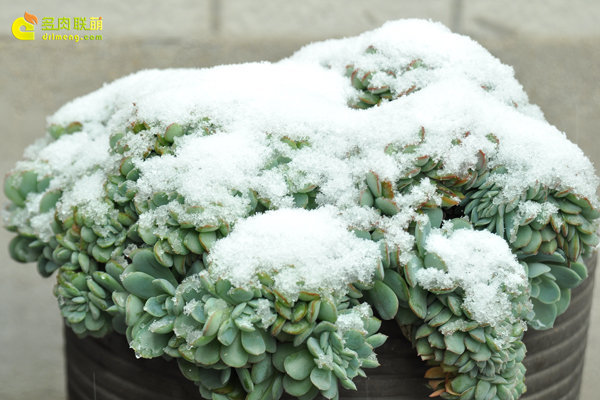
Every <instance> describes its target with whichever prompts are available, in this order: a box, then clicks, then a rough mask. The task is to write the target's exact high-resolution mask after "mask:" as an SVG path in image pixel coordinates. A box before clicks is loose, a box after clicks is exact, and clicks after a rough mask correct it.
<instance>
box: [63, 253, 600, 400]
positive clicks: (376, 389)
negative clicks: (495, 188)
mask: <svg viewBox="0 0 600 400" xmlns="http://www.w3.org/2000/svg"><path fill="white" fill-rule="evenodd" d="M586 264H587V266H588V270H589V271H590V278H589V279H587V280H586V281H585V282H584V283H583V284H582V285H581V286H580V287H578V288H577V289H574V290H573V292H572V299H571V305H570V307H569V309H568V310H567V311H566V312H565V313H564V314H563V315H561V316H560V317H559V318H558V319H557V320H556V324H555V326H554V328H553V329H550V330H547V331H533V330H530V331H528V332H527V333H526V335H525V344H526V345H527V357H525V361H524V362H525V366H526V367H527V377H526V383H527V388H528V391H527V394H526V395H525V396H523V397H522V399H523V400H542V399H544V400H576V399H578V398H579V391H580V386H581V377H582V371H583V360H584V353H585V348H586V343H587V331H588V326H589V322H590V308H591V305H592V290H593V286H594V279H593V275H594V271H595V267H596V256H594V257H592V258H590V259H589V260H587V262H586ZM382 331H383V333H386V334H387V335H388V336H389V339H388V340H387V342H386V343H385V344H384V345H383V346H382V347H380V348H379V349H377V354H378V359H379V361H380V363H381V366H380V367H379V368H376V369H370V370H368V371H367V373H368V378H366V379H357V382H356V383H357V386H358V390H357V391H356V392H353V391H347V390H343V391H342V392H341V396H340V398H341V399H350V398H352V399H362V400H375V399H395V400H422V399H426V398H428V395H429V393H430V390H429V389H427V388H426V387H425V380H424V378H423V375H424V373H425V370H426V369H427V367H426V365H425V364H424V363H423V362H422V361H421V360H420V359H419V358H418V357H417V355H416V352H415V350H414V349H412V348H411V345H410V343H409V342H408V341H407V340H406V339H405V338H404V337H403V336H402V334H401V332H400V329H399V328H398V327H397V326H396V324H395V323H393V322H388V323H385V324H383V325H382ZM65 341H66V346H65V347H66V356H67V388H68V398H69V400H117V399H119V400H138V399H144V400H184V399H185V400H200V399H201V396H200V393H199V392H198V389H197V387H196V386H195V385H194V384H193V383H191V382H190V381H188V380H187V379H185V378H184V377H183V375H181V373H180V372H179V369H178V367H177V364H176V363H175V362H168V361H165V360H163V359H160V358H157V359H152V360H145V359H136V358H135V356H134V353H133V351H132V350H131V349H129V346H128V344H127V342H126V340H125V337H124V336H121V335H118V334H111V335H108V336H107V337H105V338H102V339H92V338H86V339H78V338H77V336H75V334H74V333H73V332H72V331H71V330H70V329H68V328H67V329H65Z"/></svg>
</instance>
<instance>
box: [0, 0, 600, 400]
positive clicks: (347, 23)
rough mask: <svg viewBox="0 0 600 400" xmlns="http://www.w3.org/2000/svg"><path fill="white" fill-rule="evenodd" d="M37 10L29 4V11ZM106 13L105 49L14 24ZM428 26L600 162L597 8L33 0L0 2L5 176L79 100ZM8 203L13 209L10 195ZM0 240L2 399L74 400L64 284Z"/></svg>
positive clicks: (446, 0)
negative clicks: (181, 73) (367, 34)
mask: <svg viewBox="0 0 600 400" xmlns="http://www.w3.org/2000/svg"><path fill="white" fill-rule="evenodd" d="M23 7H27V8H26V9H23ZM24 11H27V12H29V13H33V14H35V15H37V16H38V17H42V16H53V17H80V16H81V17H88V18H89V17H92V16H102V17H103V20H104V29H103V36H104V39H103V40H102V41H98V42H79V43H73V42H44V41H42V40H39V39H36V40H35V41H32V42H21V41H18V40H16V39H14V38H13V37H12V35H11V33H10V26H11V24H12V21H13V20H14V19H15V18H17V17H20V16H22V15H23V12H24ZM406 17H420V18H431V19H434V20H438V21H441V22H443V23H445V24H446V25H448V26H449V27H450V28H451V29H453V30H454V31H457V32H460V33H464V34H468V35H471V36H472V37H474V38H475V39H476V40H478V41H479V42H480V43H482V44H483V45H484V46H485V47H487V48H488V49H489V50H490V51H491V52H492V53H493V54H495V55H496V56H498V57H499V58H500V59H501V60H502V61H503V62H504V63H506V64H510V65H513V66H514V68H515V71H516V75H517V78H518V79H519V81H520V82H521V83H522V84H523V85H524V87H525V89H526V91H527V92H528V94H529V95H530V98H531V100H532V102H534V103H537V104H539V105H540V106H541V108H542V109H543V110H544V112H545V113H546V117H547V119H548V120H549V121H550V122H551V123H552V124H554V125H556V126H557V127H558V128H559V129H560V130H562V131H564V132H566V133H567V135H568V137H569V138H570V139H571V140H572V141H574V142H576V143H578V144H579V145H580V146H581V147H582V148H583V150H584V152H585V153H586V154H587V155H588V157H590V158H591V159H592V160H593V161H594V162H595V165H596V166H597V167H598V165H600V145H599V144H598V138H597V133H596V129H597V127H598V126H600V112H599V106H600V68H599V67H598V65H599V64H600V44H599V43H600V24H599V23H598V21H600V2H597V1H594V0H571V1H569V2H566V1H561V0H530V1H528V2H527V3H526V4H524V2H519V1H509V0H426V1H416V0H415V1H409V0H401V1H393V2H392V1H384V0H373V1H369V2H366V1H359V0H347V1H342V0H320V1H319V0H305V1H303V2H290V1H284V0H262V1H249V0H196V1H185V0H175V1H170V2H165V1H158V0H150V1H144V2H125V1H117V0H109V1H104V2H101V3H100V2H96V3H94V4H89V3H88V2H84V1H73V2H69V3H68V4H67V3H66V2H59V1H56V0H54V1H43V0H31V1H28V2H26V3H17V2H9V1H8V0H2V2H0V71H2V72H1V73H0V121H2V125H1V129H2V131H1V133H0V135H1V139H2V146H0V170H1V171H2V172H3V173H6V172H7V171H9V170H10V168H11V167H12V165H14V163H15V162H16V161H17V160H19V159H20V158H21V154H22V152H23V149H24V148H25V147H26V146H27V145H28V144H30V143H31V142H33V140H35V138H37V137H39V136H41V135H42V134H43V132H44V128H45V117H46V116H47V115H49V114H51V113H53V112H54V111H55V110H56V109H57V108H58V107H60V106H61V105H62V104H63V103H65V102H66V101H68V100H70V99H72V98H73V97H76V96H80V95H83V94H86V93H88V92H90V91H92V90H95V89H96V88H98V87H100V86H101V85H102V84H103V83H104V82H109V81H112V80H114V79H116V78H118V77H120V76H122V75H125V74H128V73H131V72H134V71H137V70H139V69H142V68H154V67H156V68H166V67H203V66H210V65H215V64H220V63H234V62H244V61H256V60H272V61H275V60H277V59H280V58H282V57H285V56H287V55H289V54H291V53H292V52H293V51H294V50H295V49H297V48H298V47H300V46H301V45H303V44H306V43H308V42H310V41H313V40H320V39H325V38H330V37H341V36H345V35H354V34H357V33H360V32H362V31H364V30H367V29H372V28H375V27H377V26H379V25H381V24H382V23H383V22H385V21H386V20H390V19H397V18H406ZM0 200H1V201H2V203H4V202H5V201H6V200H5V198H4V196H3V195H1V199H0ZM10 238H11V235H10V234H9V233H7V232H5V231H3V230H2V231H0V259H1V260H3V261H4V262H3V265H2V266H1V267H0V360H1V361H2V362H0V398H2V399H6V400H13V399H38V398H40V399H41V398H43V399H64V398H65V394H64V372H63V369H64V367H63V365H64V364H63V360H62V336H61V318H60V316H59V313H58V308H57V306H56V303H55V299H54V297H53V296H52V294H51V288H52V285H53V278H49V279H46V280H44V279H42V278H40V277H39V276H38V275H37V272H36V271H35V268H34V266H33V265H18V264H16V263H14V262H12V261H10V259H9V257H8V251H7V243H8V241H9V240H10ZM596 293H597V295H596V300H595V304H594V308H593V310H592V313H593V322H592V327H591V330H590V335H589V351H588V353H587V356H586V367H585V372H584V387H583V393H582V399H594V398H597V394H596V389H595V386H596V385H595V382H594V379H595V377H596V376H597V375H598V374H599V373H600V364H599V363H598V361H597V360H598V358H600V292H599V291H596Z"/></svg>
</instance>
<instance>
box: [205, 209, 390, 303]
mask: <svg viewBox="0 0 600 400" xmlns="http://www.w3.org/2000/svg"><path fill="white" fill-rule="evenodd" d="M379 257H380V253H379V246H378V245H377V244H376V243H375V242H373V241H371V240H366V239H360V238H358V237H357V236H356V235H355V234H354V233H352V232H350V231H348V229H347V227H346V225H345V223H344V221H343V220H341V219H340V218H338V217H336V216H335V215H334V214H333V212H332V210H331V209H330V208H321V209H318V210H314V211H307V210H304V209H282V210H276V211H268V212H266V213H264V214H258V215H256V216H253V217H250V218H247V219H245V220H242V221H239V222H238V224H237V225H236V226H235V229H234V230H233V232H231V233H230V234H229V235H228V236H226V237H225V238H223V239H221V240H219V241H217V243H216V244H215V245H214V247H213V248H212V249H211V252H210V255H209V257H208V260H209V267H208V270H209V272H210V275H211V277H212V278H213V279H218V278H225V279H229V280H230V281H231V283H232V284H233V285H234V286H237V287H245V288H249V287H252V286H254V287H260V282H259V278H258V276H259V274H264V275H266V276H269V277H271V278H272V279H273V280H274V281H275V282H274V284H273V287H274V289H276V290H277V291H279V292H280V293H282V294H284V295H286V296H289V297H290V299H292V300H295V299H296V298H297V296H298V293H299V292H300V291H307V292H317V293H320V294H324V295H331V294H334V295H337V294H340V293H342V294H343V293H345V292H346V290H347V285H348V284H350V283H352V282H364V283H369V282H371V279H372V275H373V272H374V270H375V267H376V266H377V263H378V261H379Z"/></svg>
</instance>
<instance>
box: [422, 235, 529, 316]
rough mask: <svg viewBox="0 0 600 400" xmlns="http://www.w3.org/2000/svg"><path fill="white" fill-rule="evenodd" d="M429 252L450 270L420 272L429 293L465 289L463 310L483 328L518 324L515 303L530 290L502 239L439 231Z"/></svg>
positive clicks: (432, 237)
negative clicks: (448, 289)
mask: <svg viewBox="0 0 600 400" xmlns="http://www.w3.org/2000/svg"><path fill="white" fill-rule="evenodd" d="M425 248H426V250H427V251H428V252H431V253H435V254H436V255H438V256H439V257H440V258H441V259H442V260H443V261H444V263H445V265H446V268H447V270H441V269H437V268H434V267H429V268H424V269H421V270H419V271H418V272H417V282H418V284H419V285H421V286H422V287H424V288H425V289H428V290H437V289H438V288H461V289H462V290H463V291H464V299H463V308H464V309H465V310H466V311H467V312H468V314H469V315H470V316H471V317H472V318H473V319H474V320H475V321H477V322H479V323H481V324H483V325H490V326H493V327H496V326H498V325H499V324H501V323H502V322H510V323H513V322H516V321H518V316H517V315H515V313H514V310H513V307H514V304H513V303H514V299H515V298H517V297H520V296H521V295H522V294H523V292H526V291H527V290H528V289H527V287H528V281H527V274H526V272H525V269H524V268H523V266H522V265H521V264H520V263H519V262H518V261H517V259H516V257H515V255H514V254H512V252H511V251H510V248H509V247H508V244H507V243H506V241H504V240H503V239H502V238H501V237H499V236H498V235H495V234H493V233H491V232H488V231H485V230H484V231H475V230H469V229H459V230H457V231H455V232H452V233H451V234H450V235H447V234H444V233H442V231H441V230H437V231H434V232H432V233H431V234H430V235H429V237H428V238H427V242H426V246H425ZM425 266H426V267H427V265H425Z"/></svg>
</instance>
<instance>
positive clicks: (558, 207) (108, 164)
mask: <svg viewBox="0 0 600 400" xmlns="http://www.w3.org/2000/svg"><path fill="white" fill-rule="evenodd" d="M513 75H514V74H513V71H512V69H511V68H510V67H507V66H505V65H503V64H501V63H500V62H499V61H498V60H497V59H495V58H494V57H493V56H491V55H490V54H489V53H488V52H487V51H485V50H484V49H483V48H482V47H480V46H479V45H477V44H476V43H474V42H473V41H471V40H470V39H468V38H466V37H463V36H459V35H455V34H452V33H450V32H449V31H448V30H447V29H446V28H444V27H443V26H441V25H440V24H435V23H431V22H425V21H418V20H407V21H398V22H393V23H388V24H386V25H384V26H383V27H382V28H380V29H378V30H375V31H372V32H367V33H365V34H362V35H360V36H358V37H355V38H350V39H342V40H331V41H325V42H321V43H315V44H311V45H309V46H307V47H305V48H303V49H301V50H300V51H299V52H297V53H296V54H295V55H293V56H292V57H290V58H288V59H284V60H282V61H280V62H278V63H251V64H240V65H230V66H219V67H214V68H210V69H193V70H177V69H173V70H164V71H158V70H148V71H142V72H139V73H136V74H133V75H131V76H128V77H125V78H122V79H119V80H117V81H115V82H113V83H111V84H109V85H106V86H104V87H103V88H102V89H100V90H98V91H96V92H94V93H91V94H89V95H87V96H84V97H81V98H79V99H76V100H74V101H72V102H71V103H69V104H67V105H65V106H64V107H63V108H61V109H60V110H59V111H58V112H57V113H56V114H55V115H53V116H52V117H50V118H49V128H48V134H47V135H46V137H45V138H43V139H41V140H39V141H38V142H36V143H35V144H34V145H32V146H31V147H30V148H29V149H28V150H27V151H26V153H25V160H24V161H21V162H19V163H18V164H17V166H16V168H15V169H14V170H13V171H12V172H11V173H10V174H9V175H8V176H7V177H6V180H5V186H4V189H5V193H6V196H7V197H8V198H9V199H10V200H11V202H12V203H11V204H10V205H8V206H7V207H6V210H5V213H4V221H5V225H6V227H7V228H8V229H10V230H12V231H14V232H16V233H17V236H16V237H15V238H14V239H13V240H12V242H11V244H10V251H11V255H12V257H13V258H14V259H16V260H18V261H22V262H33V261H36V262H37V263H38V270H39V272H40V273H41V274H42V275H44V276H49V275H51V274H52V273H54V272H56V273H57V284H56V287H55V294H56V296H57V298H58V301H59V306H60V309H61V312H62V315H63V316H64V318H65V321H66V324H67V325H68V326H70V327H71V328H72V329H73V331H74V332H76V333H77V334H78V335H80V336H85V335H92V336H97V337H101V336H103V335H106V334H107V333H109V332H111V331H116V332H119V333H123V334H125V335H126V337H127V340H128V342H129V344H130V346H131V348H132V349H133V350H134V351H135V352H136V354H137V355H138V356H140V357H146V358H152V357H159V356H162V355H168V356H170V357H173V358H176V359H177V360H178V362H179V366H180V369H181V371H182V373H183V374H184V375H185V376H186V377H187V378H188V379H190V380H192V381H194V382H196V383H197V384H198V386H199V388H200V393H201V394H202V396H204V397H205V398H212V399H242V398H247V399H274V400H275V399H278V398H279V397H280V396H281V395H282V393H283V392H284V391H285V392H287V393H289V394H291V395H293V396H296V397H298V398H301V399H311V398H313V397H315V396H316V395H318V394H319V393H320V394H322V395H323V396H325V397H326V398H330V399H334V398H338V396H339V392H338V386H339V385H341V386H343V387H344V388H348V389H354V388H355V383H354V382H353V380H354V378H355V377H356V376H365V375H366V372H365V369H366V368H373V367H377V366H378V363H377V359H376V355H375V350H374V349H375V348H377V347H378V346H380V345H382V344H383V343H384V341H385V339H386V338H385V336H384V335H382V334H381V333H378V331H379V327H380V324H381V321H380V319H384V320H395V321H396V322H397V323H398V324H400V325H401V327H402V328H403V332H405V334H406V335H407V336H408V337H409V339H410V340H411V341H412V342H413V344H414V345H415V347H416V349H417V352H418V354H419V356H420V357H421V358H422V359H423V360H426V361H427V362H428V363H429V364H430V365H431V368H430V369H429V370H428V372H427V374H426V378H427V379H429V384H430V386H431V388H432V390H433V391H434V394H435V395H440V396H442V397H443V398H448V399H472V398H474V399H477V400H480V399H490V398H499V399H515V398H518V397H519V396H520V395H521V394H522V393H523V392H524V390H525V385H524V375H525V368H524V366H523V364H522V360H523V358H524V356H525V346H524V344H523V342H522V341H521V339H522V337H523V333H524V331H525V330H526V328H527V325H529V326H531V327H533V328H535V329H548V328H550V327H552V325H553V323H554V320H555V318H556V316H557V315H559V314H561V313H562V312H564V311H565V310H566V308H567V307H568V305H569V299H570V289H572V288H574V287H576V286H577V285H578V284H579V283H580V282H581V281H582V280H583V279H585V277H586V275H587V270H586V268H585V265H584V264H583V262H582V257H585V256H586V255H588V254H590V252H591V251H593V249H594V248H595V247H596V246H597V244H598V237H597V236H596V231H597V227H598V217H599V216H600V213H599V212H598V206H599V202H598V199H597V198H596V195H595V191H596V187H597V184H598V179H597V177H596V176H595V175H594V170H593V167H592V165H591V163H590V162H589V160H588V159H587V158H586V157H585V156H584V155H583V153H582V152H581V150H580V149H579V148H577V147H576V146H575V145H574V144H573V143H571V142H569V141H568V140H567V139H566V138H565V135H564V134H563V133H561V132H559V131H558V130H557V129H556V128H555V127H553V126H551V125H549V124H548V123H547V122H546V121H545V120H544V118H543V116H542V114H541V112H540V111H539V109H538V108H537V107H536V106H534V105H531V104H529V102H528V99H527V96H526V94H525V93H524V92H523V90H522V87H521V86H520V85H519V84H518V82H517V81H516V80H515V79H514V76H513ZM376 316H377V317H379V318H380V319H378V318H377V317H376Z"/></svg>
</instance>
